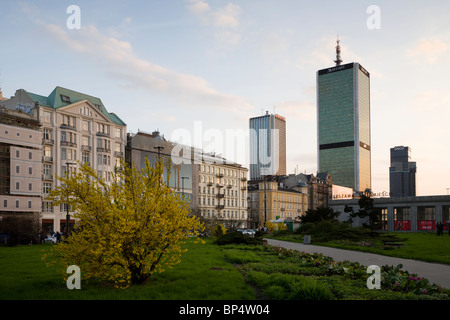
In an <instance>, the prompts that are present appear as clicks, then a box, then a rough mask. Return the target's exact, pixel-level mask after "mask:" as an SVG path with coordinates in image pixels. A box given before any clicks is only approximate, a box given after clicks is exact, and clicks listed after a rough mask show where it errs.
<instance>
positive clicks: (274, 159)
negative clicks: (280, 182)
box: [250, 112, 286, 180]
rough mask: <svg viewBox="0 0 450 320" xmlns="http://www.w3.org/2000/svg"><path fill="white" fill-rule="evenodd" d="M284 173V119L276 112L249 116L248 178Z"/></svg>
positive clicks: (254, 178) (260, 177)
mask: <svg viewBox="0 0 450 320" xmlns="http://www.w3.org/2000/svg"><path fill="white" fill-rule="evenodd" d="M273 175H278V176H280V175H286V119H285V118H284V117H282V116H280V115H278V114H269V113H268V112H266V114H265V115H263V116H259V117H254V118H250V180H261V179H262V176H273Z"/></svg>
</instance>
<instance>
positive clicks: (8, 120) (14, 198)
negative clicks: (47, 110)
mask: <svg viewBox="0 0 450 320" xmlns="http://www.w3.org/2000/svg"><path fill="white" fill-rule="evenodd" d="M40 127H41V124H40V122H39V120H38V114H37V112H34V110H33V109H31V108H28V107H27V106H24V105H16V107H15V108H11V109H7V108H4V107H0V201H1V202H0V232H7V233H9V234H10V236H12V237H14V238H15V239H12V238H10V240H11V241H13V242H18V243H21V242H22V241H25V239H26V241H27V242H29V241H36V240H37V239H34V235H36V234H38V233H39V231H40V214H41V189H42V180H41V179H42V132H41V130H40V129H41V128H40Z"/></svg>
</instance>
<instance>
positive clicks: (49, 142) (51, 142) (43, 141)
mask: <svg viewBox="0 0 450 320" xmlns="http://www.w3.org/2000/svg"><path fill="white" fill-rule="evenodd" d="M42 144H46V145H54V144H55V140H53V139H45V138H44V139H42Z"/></svg>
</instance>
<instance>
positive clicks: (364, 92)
mask: <svg viewBox="0 0 450 320" xmlns="http://www.w3.org/2000/svg"><path fill="white" fill-rule="evenodd" d="M336 50H337V53H338V56H337V59H336V61H335V62H336V66H334V67H331V68H327V69H322V70H319V71H318V72H317V135H318V137H317V139H318V151H317V152H318V157H317V161H318V170H319V172H328V173H329V174H330V175H331V178H332V180H333V184H336V185H340V186H344V187H349V188H353V190H355V191H364V190H366V189H371V184H372V183H371V155H370V143H371V141H370V140H371V139H370V74H369V72H367V70H366V69H364V68H363V67H362V66H361V65H360V64H359V63H348V64H344V65H341V62H342V60H341V59H340V55H339V53H340V48H339V42H338V46H337V47H336ZM338 50H339V51H338Z"/></svg>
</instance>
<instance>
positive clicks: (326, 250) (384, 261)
mask: <svg viewBox="0 0 450 320" xmlns="http://www.w3.org/2000/svg"><path fill="white" fill-rule="evenodd" d="M266 240H267V244H269V245H272V246H280V247H283V248H287V249H294V250H298V251H301V252H307V253H322V254H323V255H324V256H328V257H331V258H333V259H334V261H345V260H347V261H351V262H359V263H360V264H362V265H365V266H370V265H377V266H379V267H381V266H384V265H389V266H391V265H392V266H394V267H396V266H398V265H399V264H402V265H403V268H402V269H403V270H407V271H408V272H409V273H411V274H413V273H414V274H417V275H418V276H419V277H422V278H425V279H428V280H429V281H430V282H431V283H435V284H437V285H439V286H441V287H443V288H450V266H449V265H444V264H439V263H429V262H422V261H417V260H410V259H401V258H394V257H387V256H382V255H379V254H373V253H365V252H358V251H352V250H343V249H335V248H330V247H322V246H314V245H311V244H303V243H294V242H288V241H279V240H273V239H266Z"/></svg>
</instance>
